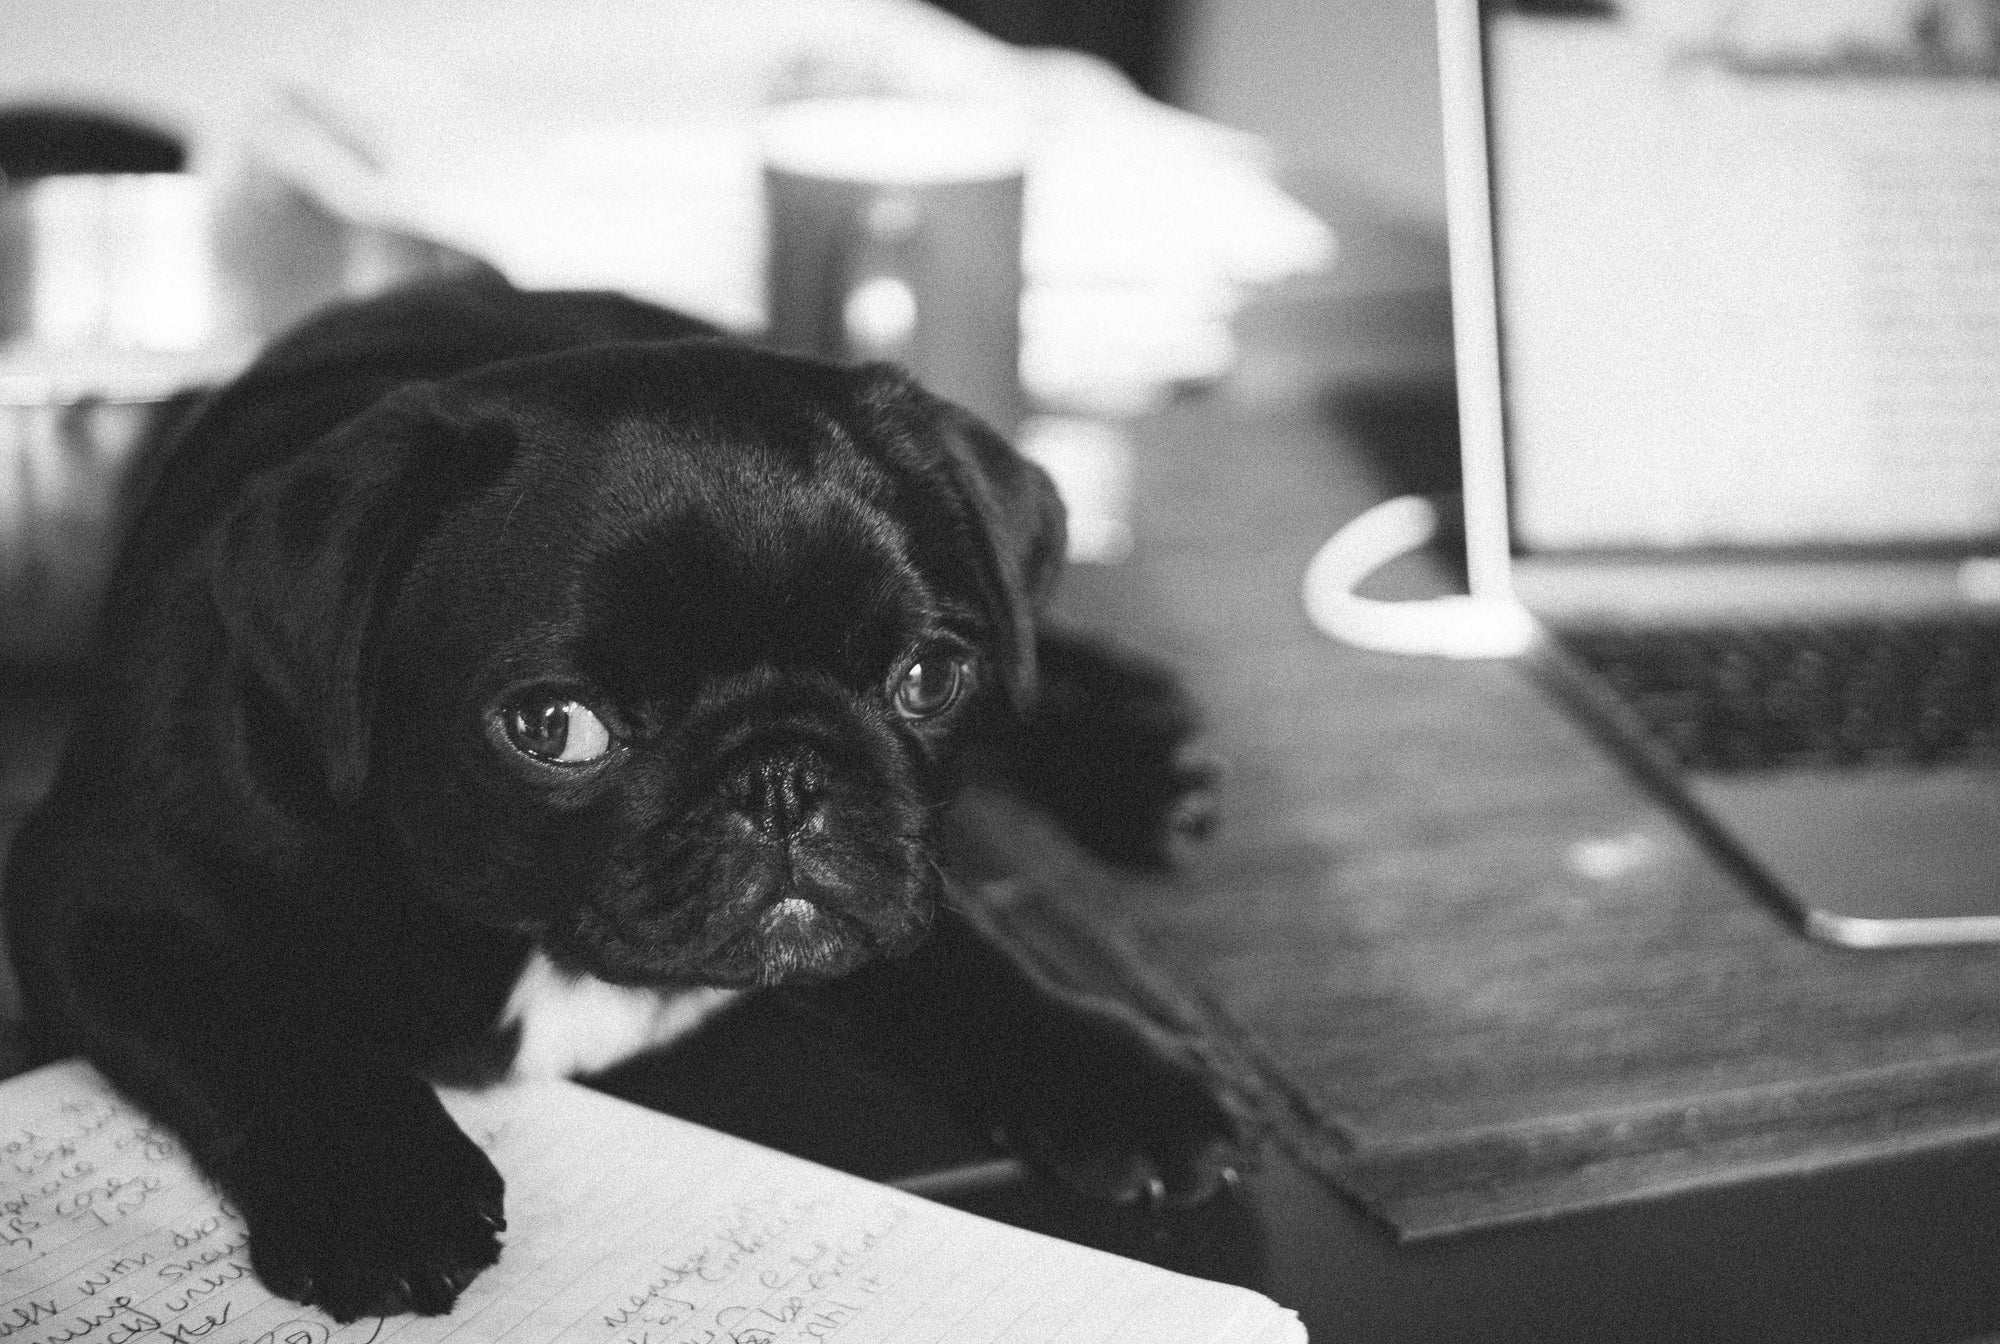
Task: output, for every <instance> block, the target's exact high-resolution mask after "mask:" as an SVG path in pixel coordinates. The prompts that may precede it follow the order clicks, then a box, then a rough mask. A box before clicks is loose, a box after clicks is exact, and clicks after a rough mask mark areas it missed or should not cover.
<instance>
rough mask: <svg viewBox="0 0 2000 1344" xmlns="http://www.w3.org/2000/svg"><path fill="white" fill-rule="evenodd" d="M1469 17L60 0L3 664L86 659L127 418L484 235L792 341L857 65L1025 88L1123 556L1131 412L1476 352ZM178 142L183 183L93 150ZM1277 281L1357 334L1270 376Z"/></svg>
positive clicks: (0, 349)
mask: <svg viewBox="0 0 2000 1344" xmlns="http://www.w3.org/2000/svg"><path fill="white" fill-rule="evenodd" d="M1433 24H1434V19H1433V9H1432V6H1431V4H1430V3H1428V0H1395V3H1391V4H1381V5H1347V4H1315V3H1307V2H1306V0H1252V2H1251V3H1240V4H1225V3H1220V0H1101V2H1100V3H1092V4H1055V3H1050V2H1048V0H938V3H936V4H926V3H924V0H838V2H837V3H822V4H817V5H815V4H809V3H804V0H791V2H790V3H784V2H778V0H755V2H754V3H737V4H725V3H718V2H717V0H655V2H653V3H646V2H645V0H589V3H586V4H583V5H581V6H578V7H564V8H563V9H562V10H561V11H560V12H558V11H556V10H554V9H550V8H546V7H542V6H538V5H532V4H525V3H515V2H513V0H497V2H495V3H483V4H473V3H469V2H468V0H417V2H416V3H389V2H388V0H337V2H336V3H307V2H305V0H280V2H278V3H250V2H249V0H227V2H225V3H197V2H196V0H170V2H169V3H164V4H159V3H143V4H142V3H138V2H137V0H86V2H85V3H58V2H57V0H24V2H23V3H19V4H16V5H13V6H11V7H10V13H9V23H8V41H7V43H6V45H5V48H4V50H0V170H5V171H6V172H7V173H8V174H9V175H10V177H11V179H12V188H13V189H12V190H11V191H10V192H9V193H8V194H7V196H6V197H4V198H0V241H4V246H0V404H4V406H5V407H7V408H8V409H7V412H6V414H7V417H8V418H7V421H6V431H5V434H6V441H5V444H4V447H5V450H6V451H5V453H4V454H0V457H4V461H0V614H4V617H5V619H4V621H0V627H4V636H0V657H4V658H5V659H6V660H7V662H8V663H9V664H10V665H14V666H17V667H19V666H30V667H32V666H35V665H43V664H52V663H53V664H60V663H62V662H64V661H66V660H69V659H72V658H74V657H75V656H76V655H77V653H78V651H79V650H80V649H81V647H82V640H83V639H84V637H85V632H86V631H87V629H88V623H89V615H90V610H91V606H92V595H93V594H94V592H95V590H96V588H97V587H98V586H99V585H100V584H101V582H102V577H103V575H102V569H103V564H104V559H105V541H104V539H105V537H106V536H108V534H109V531H110V530H111V529H112V528H113V527H114V526H115V517H116V514H117V510H118V507H119V506H118V503H117V500H116V498H115V496H116V490H117V488H118V486H119V485H120V482H121V481H122V479H123V476H124V473H123V471H122V468H121V467H120V466H119V462H120V460H121V457H122V454H123V453H124V452H125V451H126V450H125V447H124V446H123V445H126V444H128V443H129V441H130V440H131V439H132V438H133V437H134V436H136V435H137V434H139V433H141V432H142V431H143V428H144V426H145V425H146V424H148V423H150V422H151V417H152V416H153V415H154V414H155V413H156V412H158V411H159V410H160V408H162V407H171V406H172V405H173V404H174V402H173V400H172V398H173V395H174V394H175V392H176V391H177V390H178V389H179V388H181V387H184V386H187V385H191V384H199V383H208V382H213V381H215V380H216V379H218V378H220V377H223V376H226V375H227V373H228V372H229V371H230V370H231V369H233V368H235V367H238V366H240V364H241V363H242V362H243V361H244V360H245V359H246V358H247V357H248V356H249V353H250V352H251V351H253V350H254V349H255V348H257V346H258V345H259V344H261V343H262V342H263V341H265V340H267V339H268V338H269V337H270V336H271V335H272V334H274V333H275V332H277V331H279V330H282V329H283V328H284V327H286V326H287V325H289V324H290V323H292V322H294V321H296V320H297V319H298V318H299V317H301V316H303V315H304V314H305V313H307V312H309V311H311V310H312V309H313V308H314V307H316V306H318V305H320V304H322V303H325V302H327V301H329V300H330V299H333V298H335V297H339V296H341V295H353V294H360V293H366V292H370V291H372V290H376V289H379V288H381V287H383V286H385V285H388V284H392V283H395V282H396V281H398V280H402V279H406V278H409V277H411V276H413V275H420V274H426V273H432V272H436V271H438V270H441V269H450V268H451V267H453V266H455V265H462V264H465V262H466V260H467V259H468V258H478V259H481V260H484V261H488V262H491V263H493V264H496V265H498V266H499V267H500V268H501V269H502V270H503V271H505V272H506V273H507V274H508V275H509V276H510V278H512V279H514V280H515V281H516V282H517V283H521V284H526V285H530V286H603V287H612V288H618V289H623V290H626V291H629V292H633V293H636V294H639V295H641V296H642V297H648V298H653V299H656V300H659V301H662V302H665V303H668V304H671V305H673V306H676V307H679V308H682V309H685V310H687V311H691V312H693V313H695V314H696V315H699V316H702V317H706V318H709V319H711V320H714V321H717V322H719V323H721V324H722V325H724V326H725V327H728V328H731V329H732V330H737V331H742V332H745V333H756V332H757V331H758V330H760V328H761V327H762V325H763V322H764V319H765V312H764V303H763V293H762V289H761V283H762V281H761V271H760V268H761V265H762V261H763V237H764V220H763V218H762V216H761V215H760V213H759V212H760V210H761V208H762V201H761V195H760V192H759V183H758V181H757V179H756V177H755V171H756V145H755V143H754V140H753V138H752V126H753V122H754V118H755V115H756V113H757V111H758V109H759V108H760V107H761V106H764V105H766V104H768V103H769V102H771V101H773V100H778V99H783V98H788V97H795V96H799V95H801V94H811V93H819V92H832V93H848V92H866V93H876V92H883V91H889V92H896V93H905V92H911V93H919V94H925V95H936V94H945V95H949V96H954V97H959V96H973V97H980V98H999V99H1007V100H1013V101H1014V102H1016V103H1018V104H1020V105H1021V106H1023V107H1025V108H1027V109H1028V110H1029V114H1030V116H1031V119H1032V120H1033V122H1034V141H1033V149H1032V151H1031V162H1030V163H1029V171H1028V174H1027V180H1028V184H1029V185H1028V197H1027V208H1026V217H1025V221H1024V231H1025V238H1024V270H1025V276H1024V294H1023V299H1022V324H1023V330H1022V335H1021V350H1020V366H1019V367H1020V376H1021V380H1022V383H1023V386H1024V391H1025V403H1024V410H1025V412H1026V418H1025V420H1023V421H1022V422H1020V423H1018V424H1016V425H1014V426H1012V427H1013V428H1016V429H1017V430H1018V437H1019V440H1020V441H1021V442H1022V444H1023V446H1024V448H1026V450H1027V451H1029V452H1030V453H1031V455H1034V456H1036V457H1037V458H1038V459H1039V460H1042V461H1043V462H1044V465H1046V466H1048V467H1049V468H1050V469H1051V471H1052V472H1054V474H1055V475H1056V476H1057V478H1058V481H1059V483H1060V485H1061V486H1062V488H1063V490H1064V493H1065V495H1066V497H1068V499H1069V502H1070V505H1071V510H1072V513H1073V516H1074V518H1075V526H1074V527H1073V529H1072V530H1073V534H1074V541H1073V558H1075V559H1078V560H1081V561H1086V562H1089V561H1108V562H1115V561H1118V560H1120V559H1122V558H1124V557H1125V556H1126V555H1127V554H1129V552H1130V549H1131V540H1132V539H1131V523H1130V519H1129V516H1128V515H1129V495H1130V478H1131V462H1130V447H1129V444H1128V443H1127V441H1126V438H1125V436H1124V434H1123V432H1122V429H1121V426H1122V425H1123V424H1125V423H1127V422H1129V421H1130V420H1131V419H1132V418H1133V417H1135V416H1138V415H1142V414H1144V413H1145V412H1147V411H1149V410H1152V409H1156V408H1157V407H1158V406H1159V405H1161V404H1163V402H1164V401H1165V400H1166V399H1169V398H1171V397H1172V396H1174V395H1176V394H1178V393H1180V392H1183V391H1185V390H1187V389H1189V388H1199V387H1211V386H1214V385H1216V384H1217V383H1218V382H1220V381H1222V380H1224V379H1226V378H1232V377H1237V378H1243V377H1247V378H1250V379H1252V380H1253V381H1255V380H1257V379H1259V378H1261V379H1262V383H1263V385H1264V386H1265V387H1266V389H1267V390H1280V391H1283V390H1295V389H1296V388H1297V387H1298V386H1299V384H1300V377H1299V375H1300V373H1301V370H1300V369H1298V368H1296V367H1293V366H1294V365H1296V363H1297V361H1298V359H1299V358H1304V359H1306V360H1307V361H1309V362H1312V361H1322V360H1325V359H1327V358H1332V356H1330V355H1329V354H1328V353H1327V352H1329V351H1332V350H1335V349H1338V350H1340V351H1343V352H1345V353H1344V354H1342V355H1340V356H1339V358H1341V359H1345V360H1347V361H1349V362H1350V363H1351V362H1352V361H1353V360H1355V359H1359V360H1360V361H1361V362H1362V363H1363V364H1367V363H1369V362H1377V363H1380V364H1382V365H1383V366H1384V367H1388V368H1394V369H1397V370H1405V371H1406V370H1408V369H1410V368H1412V367H1423V366H1429V367H1431V368H1433V369H1440V368H1442V367H1444V366H1443V363H1442V361H1443V360H1444V359H1445V358H1446V356H1445V353H1444V352H1445V349H1446V341H1447V339H1448V312H1449V307H1448V298H1447V297H1446V294H1445V258H1444V246H1443V234H1444V220H1443V215H1444V205H1443V186H1442V164H1441V153H1440V142H1439V132H1438V110H1437V88H1436V65H1435V62H1436V54H1435V53H1436V46H1435V40H1434V35H1433V31H1432V30H1433ZM161 170H166V171H169V172H173V171H176V170H185V171H184V172H180V173H179V176H178V177H177V178H175V179H168V180H161V179H158V178H155V179H153V180H151V181H127V182H123V183H113V182H100V183H95V184H91V183H81V182H74V181H71V182H67V183H65V182H63V181H62V180H60V178H59V177H57V176H55V175H59V174H64V173H74V172H78V171H84V172H91V171H95V172H106V171H121V172H149V173H158V172H160V171H161ZM1329 295H1332V296H1337V299H1338V301H1337V302H1335V303H1333V304H1331V305H1329V304H1328V303H1326V302H1325V300H1326V299H1327V298H1328V296H1329ZM1273 296H1278V297H1277V298H1276V299H1274V297H1273ZM1257 305H1261V306H1262V309H1263V310H1264V311H1265V312H1266V313H1267V314H1268V313H1269V312H1270V311H1272V310H1273V308H1274V305H1275V307H1276V308H1277V309H1290V310H1293V311H1297V312H1303V313H1309V314H1310V316H1309V317H1306V318H1303V319H1300V320H1304V321H1306V322H1307V323H1308V324H1311V323H1320V324H1324V323H1326V322H1329V321H1331V322H1334V323H1336V324H1338V325H1339V326H1340V327H1341V328H1342V330H1341V331H1340V332H1339V333H1334V335H1336V336H1338V337H1339V339H1329V340H1323V341H1322V340H1313V339H1307V340H1305V341H1304V342H1299V341H1292V342H1291V343H1290V344H1289V345H1288V347H1287V348H1288V349H1290V350H1292V351H1293V352H1294V354H1293V355H1292V356H1290V357H1289V358H1290V361H1291V362H1290V363H1289V364H1288V363H1287V362H1286V360H1285V359H1279V360H1278V361H1277V362H1276V363H1275V364H1272V363H1270V362H1267V363H1266V364H1265V365H1263V366H1260V367H1259V368H1258V369H1251V368H1246V365H1245V362H1244V361H1243V360H1242V359H1241V357H1240V356H1241V335H1242V332H1243V331H1244V329H1245V320H1246V311H1247V310H1249V309H1251V308H1252V307H1253V306H1257ZM1278 320H1279V321H1280V322H1281V324H1282V322H1283V321H1284V320H1285V319H1283V318H1280V319H1278ZM1413 348H1420V352H1419V353H1416V354H1414V355H1413V354H1412V350H1413ZM1317 371H1318V370H1315V372H1317ZM1366 371H1367V370H1366V369H1360V370H1355V369H1347V370H1344V371H1343V370H1335V371H1334V372H1335V373H1340V372H1348V373H1353V372H1361V373H1366ZM945 390H946V391H947V392H949V391H951V389H949V388H946V389H945ZM1010 418H1011V417H1010Z"/></svg>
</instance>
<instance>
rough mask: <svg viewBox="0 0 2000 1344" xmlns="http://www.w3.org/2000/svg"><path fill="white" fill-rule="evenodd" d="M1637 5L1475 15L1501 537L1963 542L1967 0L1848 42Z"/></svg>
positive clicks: (1995, 237)
mask: <svg viewBox="0 0 2000 1344" xmlns="http://www.w3.org/2000/svg"><path fill="white" fill-rule="evenodd" d="M1645 8H1646V7H1645V6H1643V5H1631V6H1626V7H1624V10H1625V12H1623V13H1618V14H1608V15H1602V16H1594V17H1588V18H1580V17H1550V16H1545V15H1536V14H1532V13H1526V12H1505V13H1500V14H1495V15H1493V16H1492V18H1491V19H1490V21H1489V27H1488V30H1487V33H1486V39H1487V48H1486V75H1487V81H1488V82H1487V90H1488V135H1489V144H1490V148H1491V172H1492V188H1493V204H1494V216H1493V218H1494V230H1495V264H1496V267H1497V272H1498V274H1497V288H1498V302H1499V320H1500V335H1501V350H1502V355H1503V366H1504V370H1505V398H1506V417H1507V421H1506V423H1507V446H1508V470H1509V486H1510V493H1511V503H1512V509H1511V514H1512V520H1513V527H1514V542H1515V545H1516V547H1517V549H1521V550H1525V551H1546V552H1574V551H1587V550H1604V549H1611V550H1633V549H1637V550H1657V549H1671V550H1686V549H1692V548H1727V549H1736V548H1759V547H1784V548H1795V547H1806V548H1820V547H1840V546H1849V545H1859V546H1902V545H1911V544H1916V545H1928V546H1935V545H1946V546H1949V545H1953V544H1956V543H1961V542H1963V543H1965V544H1967V545H1968V546H1971V545H1975V544H1977V543H1979V542H1982V541H1983V542H1985V543H1987V545H1989V546H1990V545H1991V543H1992V540H1993V539H1994V538H1995V537H1996V536H2000V78H1995V77H1994V76H1995V71H1996V70H2000V31H1996V27H2000V20H1996V19H1995V18H1994V14H1995V9H1994V7H1993V6H1991V5H1987V4H1985V3H1984V0H1978V2H1977V3H1974V4H1971V5H1969V6H1962V7H1961V8H1964V9H1966V11H1967V13H1968V14H1971V15H1973V16H1974V17H1977V16H1978V15H1984V16H1985V17H1986V21H1987V26H1986V27H1985V28H1984V29H1982V30H1972V29H1968V30H1967V31H1964V32H1953V31H1946V30H1941V29H1940V28H1939V27H1938V23H1937V21H1936V20H1935V14H1933V18H1932V20H1931V21H1928V26H1925V25H1916V26H1913V27H1912V29H1911V31H1910V32H1909V33H1907V34H1899V33H1898V32H1896V31H1895V29H1894V27H1893V25H1888V24H1885V25H1884V26H1883V27H1882V30H1881V31H1878V32H1874V33H1863V34H1860V35H1858V36H1857V35H1856V34H1855V33H1852V32H1839V33H1831V34H1829V33H1825V32H1819V33H1815V32H1808V31H1795V32H1789V33H1788V32H1786V31H1785V29H1784V27H1783V19H1784V13H1785V12H1787V11H1798V12H1799V13H1801V14H1804V15H1807V16H1810V15H1812V14H1816V13H1821V12H1823V11H1824V10H1825V8H1826V7H1824V6H1813V5H1803V6H1801V5H1797V4H1792V5H1777V6H1768V5H1767V6H1761V7H1760V6H1759V5H1758V4H1755V3H1752V4H1744V5H1734V6H1727V5H1715V6H1707V7H1705V8H1708V9H1710V10H1712V11H1713V12H1714V13H1715V14H1717V15H1719V16H1722V15H1726V16H1727V17H1726V20H1725V18H1718V19H1717V20H1716V21H1715V23H1714V26H1713V29H1712V31H1711V30H1706V29H1704V28H1703V27H1702V26H1701V25H1699V24H1696V25H1689V24H1686V23H1683V24H1681V25H1680V26H1679V28H1678V29H1677V30H1676V31H1673V32H1671V33H1670V32H1667V31H1664V30H1663V29H1661V28H1660V27H1658V26H1657V25H1649V24H1648V23H1647V22H1646V21H1645V18H1644V11H1645ZM1833 8H1834V9H1841V8H1842V7H1840V6H1835V7H1833ZM1855 8H1856V7H1854V6H1848V7H1847V9H1849V10H1853V9H1855ZM1859 8H1860V9H1864V10H1865V9H1866V6H1865V5H1864V6H1860V7H1859ZM1880 8H1883V9H1884V11H1885V13H1886V12H1887V11H1892V10H1893V11H1896V12H1897V13H1915V12H1916V11H1918V10H1923V11H1926V12H1927V13H1929V12H1932V11H1937V10H1939V9H1940V7H1939V6H1910V5H1900V6H1898V5H1894V4H1890V5H1886V6H1880ZM1946 8H1948V7H1946ZM1760 10H1775V11H1777V14H1776V19H1777V22H1776V25H1775V27H1772V26H1771V25H1770V24H1768V23H1767V25H1766V28H1765V29H1758V28H1755V27H1754V26H1748V25H1749V20H1747V19H1746V18H1745V15H1746V14H1747V15H1751V16H1752V17H1756V16H1757V15H1758V13H1759V12H1760ZM1634 11H1637V13H1636V14H1635V13H1634Z"/></svg>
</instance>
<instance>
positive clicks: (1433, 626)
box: [1303, 495, 1537, 658]
mask: <svg viewBox="0 0 2000 1344" xmlns="http://www.w3.org/2000/svg"><path fill="white" fill-rule="evenodd" d="M1437 527H1438V510H1437V505H1436V503H1434V502H1433V501H1432V500H1429V499H1426V498H1424V497H1423V496H1420V495H1402V496H1399V497H1397V498H1395V499H1391V500H1388V501H1386V502H1384V503H1381V504H1377V505H1376V506H1375V507H1374V508H1372V509H1370V510H1368V511H1367V512H1366V513H1364V514H1362V515H1361V516H1360V517H1358V518H1356V519H1354V520H1353V521H1352V522H1350V523H1348V524H1347V526H1345V527H1343V528H1341V529H1340V530H1339V531H1338V532H1336V533H1334V534H1333V536H1331V537H1330V538H1328V539H1327V543H1326V544H1325V545H1324V546H1322V547H1320V548H1319V552H1318V554H1316V555H1314V556H1313V558H1312V563H1311V564H1309V565H1307V566H1306V573H1305V582H1304V594H1303V595H1304V597H1305V604H1306V615H1307V616H1309V617H1311V618H1312V623H1313V624H1314V625H1316V626H1318V627H1319V628H1320V629H1321V630H1323V631H1325V632H1326V633H1327V634H1329V635H1331V636H1333V638H1335V639H1337V640H1340V641H1341V642H1342V643H1346V644H1353V645H1355V646H1356V647H1358V648H1363V649H1373V650H1376V651H1378V652H1382V653H1409V654H1427V655H1431V656H1434V657H1441V658H1512V657H1515V656H1517V655H1519V654H1522V653H1525V652H1527V651H1528V649H1529V648H1530V647H1531V646H1533V644H1534V642H1535V640H1536V638H1537V632H1536V627H1535V622H1534V618H1533V617H1531V616H1529V614H1528V612H1527V609H1526V608H1524V607H1522V606H1521V605H1520V604H1519V603H1518V602H1513V601H1510V600H1503V599H1498V598H1491V597H1469V596H1466V595H1464V594H1454V595H1451V596H1446V597H1431V598H1417V599H1412V600H1409V601H1401V602H1383V601H1379V600H1377V599H1375V598H1372V597H1362V596H1360V595H1358V594H1357V593H1356V592H1355V591H1354V590H1355V589H1356V588H1358V587H1360V585H1361V584H1362V582H1363V581H1365V580H1366V579H1367V578H1368V576H1369V575H1370V574H1373V573H1374V572H1375V571H1376V570H1378V569H1380V568H1381V567H1382V566H1384V565H1386V564H1388V563H1389V562H1390V561H1391V560H1394V559H1395V558H1397V557H1398V556H1401V555H1406V554H1408V553H1409V552H1411V551H1414V550H1415V549H1417V547H1419V546H1422V545H1423V544H1424V543H1426V542H1428V541H1429V540H1430V539H1431V538H1432V537H1434V536H1436V535H1437Z"/></svg>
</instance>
